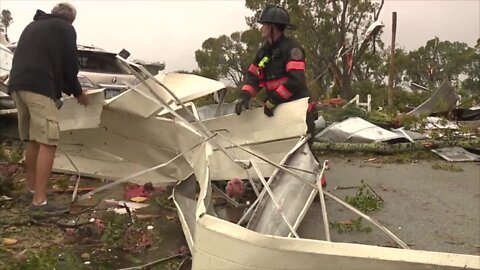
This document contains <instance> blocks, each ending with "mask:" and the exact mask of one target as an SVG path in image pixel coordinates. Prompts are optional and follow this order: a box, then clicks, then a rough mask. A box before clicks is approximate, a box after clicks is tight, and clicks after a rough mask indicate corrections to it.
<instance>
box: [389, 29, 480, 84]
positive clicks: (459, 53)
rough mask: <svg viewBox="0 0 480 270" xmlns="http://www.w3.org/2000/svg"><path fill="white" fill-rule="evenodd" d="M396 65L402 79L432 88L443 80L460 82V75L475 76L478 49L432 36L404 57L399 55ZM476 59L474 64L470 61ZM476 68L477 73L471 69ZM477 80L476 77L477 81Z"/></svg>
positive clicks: (453, 82)
mask: <svg viewBox="0 0 480 270" xmlns="http://www.w3.org/2000/svg"><path fill="white" fill-rule="evenodd" d="M399 59H402V62H400V61H399V63H398V65H397V67H398V69H399V72H400V73H402V74H403V76H404V77H403V81H405V82H408V81H410V82H414V83H417V84H420V85H425V86H428V87H430V88H436V87H438V86H440V84H441V83H442V82H443V81H444V80H448V81H450V82H451V83H452V84H453V85H457V86H458V85H460V75H468V76H470V78H471V80H472V81H475V77H476V78H477V79H478V76H479V75H478V52H476V51H475V49H474V48H471V47H469V46H468V45H467V44H466V43H463V42H450V41H440V40H439V38H438V37H435V38H433V39H431V40H429V41H427V43H426V44H425V45H424V46H422V47H420V48H418V49H417V50H414V51H410V52H409V53H408V58H406V59H405V55H401V56H400V57H399ZM474 59H477V64H475V63H474ZM476 68H477V73H475V69H476ZM477 81H478V80H477Z"/></svg>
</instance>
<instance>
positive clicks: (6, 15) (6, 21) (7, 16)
mask: <svg viewBox="0 0 480 270" xmlns="http://www.w3.org/2000/svg"><path fill="white" fill-rule="evenodd" d="M0 18H1V19H0V22H1V25H0V30H1V32H4V33H5V39H6V40H7V41H8V42H10V40H9V39H8V27H10V25H11V24H12V23H13V18H12V14H11V13H10V11H9V10H8V9H3V10H2V14H1V16H0Z"/></svg>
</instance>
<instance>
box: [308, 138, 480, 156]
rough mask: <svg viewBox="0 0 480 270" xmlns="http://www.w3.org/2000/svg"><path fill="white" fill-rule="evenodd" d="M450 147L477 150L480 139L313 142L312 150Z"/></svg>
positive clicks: (398, 150) (380, 151)
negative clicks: (395, 142)
mask: <svg viewBox="0 0 480 270" xmlns="http://www.w3.org/2000/svg"><path fill="white" fill-rule="evenodd" d="M433 146H434V147H433ZM452 146H458V147H463V148H478V147H480V138H473V139H471V140H463V141H460V140H459V141H455V142H454V143H451V142H445V141H416V142H414V143H397V144H387V143H331V142H314V143H313V146H312V148H313V150H315V151H340V152H372V153H378V154H394V153H402V152H410V151H420V150H430V149H432V148H443V147H452Z"/></svg>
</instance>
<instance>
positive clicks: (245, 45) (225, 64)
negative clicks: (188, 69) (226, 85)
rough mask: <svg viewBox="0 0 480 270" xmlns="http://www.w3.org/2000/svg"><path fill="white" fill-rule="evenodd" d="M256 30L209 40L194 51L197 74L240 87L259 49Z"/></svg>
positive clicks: (258, 35)
mask: <svg viewBox="0 0 480 270" xmlns="http://www.w3.org/2000/svg"><path fill="white" fill-rule="evenodd" d="M260 45H261V37H260V33H259V31H258V30H257V29H250V30H247V31H244V32H234V33H232V34H231V35H230V36H226V35H222V36H220V37H217V38H209V39H207V40H205V41H204V42H203V44H202V48H201V49H200V50H197V51H195V60H196V61H197V64H198V67H199V69H200V70H199V73H200V74H201V75H203V76H205V77H208V78H212V79H216V80H218V79H221V78H223V79H228V80H230V81H231V82H233V83H234V84H235V86H236V87H240V86H241V84H242V82H243V78H244V75H245V72H246V70H247V68H248V65H249V64H250V62H251V61H252V60H253V57H254V56H255V53H256V51H257V50H258V49H259V48H260Z"/></svg>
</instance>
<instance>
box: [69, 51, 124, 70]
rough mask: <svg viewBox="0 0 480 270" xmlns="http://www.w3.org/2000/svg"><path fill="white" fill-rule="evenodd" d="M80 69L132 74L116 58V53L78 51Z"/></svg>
mask: <svg viewBox="0 0 480 270" xmlns="http://www.w3.org/2000/svg"><path fill="white" fill-rule="evenodd" d="M78 60H79V64H80V70H83V71H87V72H99V73H115V74H130V72H129V71H128V70H127V69H126V68H124V67H122V65H121V64H120V63H119V62H118V60H117V59H116V58H115V54H112V53H104V52H91V51H78Z"/></svg>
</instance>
